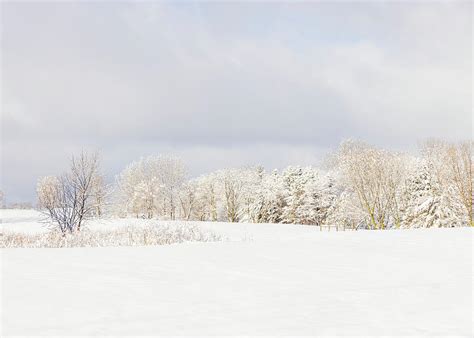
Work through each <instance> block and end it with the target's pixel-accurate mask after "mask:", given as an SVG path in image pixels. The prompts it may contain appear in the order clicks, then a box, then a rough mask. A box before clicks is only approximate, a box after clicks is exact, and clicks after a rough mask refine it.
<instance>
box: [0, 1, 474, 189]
mask: <svg viewBox="0 0 474 338" xmlns="http://www.w3.org/2000/svg"><path fill="white" fill-rule="evenodd" d="M1 6H2V9H3V13H2V19H3V20H2V22H3V24H2V28H3V40H2V57H3V66H2V96H3V102H2V125H3V126H2V127H3V129H2V147H3V151H2V152H3V154H2V155H3V162H4V165H3V172H4V174H3V176H4V177H3V182H4V183H3V185H4V189H6V190H7V194H15V193H16V194H17V196H18V198H30V196H31V195H32V190H33V187H32V186H31V181H34V180H35V179H36V176H37V175H40V174H43V172H45V171H46V170H39V169H38V168H50V169H51V170H52V169H53V168H55V167H59V166H58V165H54V164H51V163H48V164H45V163H44V162H45V161H49V162H51V161H52V160H53V159H52V158H50V156H53V157H54V159H57V160H58V161H62V160H64V158H63V157H64V154H65V153H67V152H68V151H72V150H73V149H79V148H81V147H98V148H101V149H103V152H104V156H105V157H110V158H115V159H116V160H110V161H109V162H107V163H109V164H110V168H108V170H109V172H114V171H118V170H119V169H121V168H120V166H121V165H123V164H122V163H121V162H123V160H122V161H120V160H119V159H118V158H119V157H120V156H119V155H120V153H121V149H128V150H127V156H125V155H124V156H123V158H124V159H125V158H126V159H127V160H129V159H132V158H136V157H138V156H139V155H141V154H143V152H144V150H145V149H146V150H147V151H149V152H158V151H166V149H169V148H170V147H169V146H167V145H170V144H171V145H173V147H171V150H174V151H176V152H180V153H182V154H183V157H189V161H188V162H189V165H190V166H191V171H194V172H200V171H203V170H206V168H208V169H213V168H215V166H216V164H219V165H220V164H223V165H225V163H226V161H228V160H230V159H232V163H233V165H239V164H249V163H252V162H255V161H254V160H255V159H258V158H260V159H261V163H262V164H264V165H266V166H268V167H271V166H274V165H275V166H279V165H283V164H285V163H290V162H295V163H296V162H307V159H308V158H313V155H310V154H320V150H321V149H327V148H328V147H332V146H335V145H336V144H337V143H338V142H339V141H340V140H341V139H342V138H345V137H353V138H363V139H365V140H367V141H369V142H373V143H376V144H379V145H384V146H392V147H403V146H407V145H408V144H414V143H416V142H417V141H418V140H420V139H422V138H425V137H432V136H438V137H445V138H467V137H470V135H471V131H472V117H471V114H472V113H471V109H472V103H471V97H472V84H471V78H472V73H471V63H472V54H471V47H472V34H471V33H470V32H471V13H472V12H471V11H466V8H468V9H470V8H471V5H470V4H468V5H466V4H444V3H428V4H410V3H403V4H400V3H397V4H395V3H385V4H328V3H299V4H294V5H293V4H252V3H246V4H222V3H208V4H198V3H193V4H184V3H180V4H174V3H146V2H140V3H128V4H110V3H109V4H108V3H83V4H81V3H52V4H46V3H42V4H31V3H20V4H13V3H2V5H1ZM469 121H471V122H469ZM54 143H56V144H59V145H60V146H61V147H62V149H65V150H64V151H61V152H60V153H61V156H59V155H57V154H55V155H51V154H48V156H30V157H27V156H25V158H23V159H22V160H21V161H18V159H17V158H15V157H17V156H18V155H17V154H21V153H24V147H25V146H27V147H28V151H31V152H33V153H35V154H38V153H40V152H43V151H47V149H50V148H49V147H50V146H51V144H54ZM263 145H265V146H263ZM7 147H8V149H7ZM269 149H273V150H269ZM282 149H286V150H282ZM288 149H291V150H288ZM195 154H200V155H198V156H196V155H195ZM203 154H207V155H206V156H204V155H203ZM262 154H263V155H262ZM193 155H194V156H193ZM279 156H280V157H281V158H279V159H278V160H275V158H278V157H279ZM203 158H206V159H209V160H206V161H202V159H203ZM61 159H62V160H61ZM211 159H212V160H211ZM20 165H21V166H25V169H24V170H23V169H21V170H19V168H18V167H19V166H20ZM28 168H30V169H28ZM37 169H38V170H37ZM13 182H15V183H13ZM15 191H18V193H17V192H15Z"/></svg>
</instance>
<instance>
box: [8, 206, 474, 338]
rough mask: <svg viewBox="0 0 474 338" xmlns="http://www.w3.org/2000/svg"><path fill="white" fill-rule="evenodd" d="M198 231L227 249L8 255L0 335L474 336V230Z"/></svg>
mask: <svg viewBox="0 0 474 338" xmlns="http://www.w3.org/2000/svg"><path fill="white" fill-rule="evenodd" d="M0 212H2V211H0ZM17 216H18V217H17ZM17 216H15V213H14V212H13V211H12V212H10V213H9V212H7V211H3V215H2V221H3V224H2V231H25V232H34V231H44V230H43V229H42V228H41V226H40V224H39V223H38V222H37V220H36V219H35V217H37V215H36V216H35V214H34V212H32V211H31V212H30V214H28V212H26V213H25V214H24V217H23V218H22V216H21V215H17ZM28 217H29V218H28ZM25 218H27V219H25ZM127 222H128V223H129V224H130V223H133V222H136V223H139V222H141V221H137V220H115V221H114V220H110V221H100V222H95V223H93V224H91V228H93V227H97V228H99V227H110V226H113V225H112V224H114V223H115V224H118V225H117V226H120V224H125V223H127ZM201 226H202V227H203V228H206V229H212V230H213V231H215V232H216V233H219V234H221V235H222V236H224V237H225V238H226V240H225V241H222V242H210V243H198V242H196V243H184V244H173V245H166V246H157V247H119V248H113V247H107V248H77V249H76V248H74V249H70V248H69V249H64V248H63V249H3V250H1V263H2V270H1V273H2V277H1V279H0V280H1V283H2V294H1V311H2V314H1V315H2V317H1V332H0V335H1V336H2V337H4V336H10V335H59V336H66V335H154V336H156V335H362V336H369V335H370V336H371V335H413V336H420V335H438V336H445V335H461V336H472V334H473V319H472V318H473V299H472V295H473V293H472V291H473V269H472V267H473V264H472V263H473V261H472V257H473V237H474V231H473V230H472V229H468V228H462V229H426V230H399V231H395V230H393V231H357V232H350V231H346V232H341V231H340V232H336V231H332V232H320V230H319V228H316V227H309V226H306V227H305V226H294V225H261V224H226V223H203V224H202V225H201Z"/></svg>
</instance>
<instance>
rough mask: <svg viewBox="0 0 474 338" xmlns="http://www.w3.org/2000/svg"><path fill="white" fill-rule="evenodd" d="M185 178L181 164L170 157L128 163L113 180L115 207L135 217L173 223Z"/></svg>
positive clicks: (155, 157) (151, 157)
mask: <svg viewBox="0 0 474 338" xmlns="http://www.w3.org/2000/svg"><path fill="white" fill-rule="evenodd" d="M185 174H186V169H185V166H184V164H183V162H182V161H181V160H180V159H179V158H177V157H173V156H148V157H146V158H142V159H140V160H139V161H135V162H132V163H131V164H129V165H128V166H127V168H125V169H124V170H123V171H122V173H120V175H119V176H118V177H117V189H116V191H117V194H118V203H119V205H121V206H122V208H123V209H125V210H126V213H130V214H134V215H136V216H137V217H138V216H142V217H147V218H152V217H155V216H158V215H161V216H166V217H169V218H171V219H175V218H176V209H177V206H178V202H179V197H178V194H179V191H180V189H181V186H182V184H183V183H184V182H185Z"/></svg>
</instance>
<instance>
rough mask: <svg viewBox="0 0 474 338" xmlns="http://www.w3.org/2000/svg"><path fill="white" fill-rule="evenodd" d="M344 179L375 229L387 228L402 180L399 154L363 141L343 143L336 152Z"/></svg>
mask: <svg viewBox="0 0 474 338" xmlns="http://www.w3.org/2000/svg"><path fill="white" fill-rule="evenodd" d="M336 157H337V163H338V166H339V169H340V170H341V173H342V176H343V179H344V180H345V182H346V184H347V185H348V186H349V187H350V189H351V190H352V191H353V192H354V193H355V194H356V196H357V199H358V201H359V204H360V207H361V208H362V210H364V211H365V212H366V214H367V216H368V219H369V220H370V227H371V228H372V229H385V228H386V227H387V225H388V224H387V223H388V221H389V219H390V217H391V213H392V212H393V208H394V207H396V189H397V187H398V186H399V184H400V179H401V176H402V174H401V171H402V167H401V160H400V157H399V156H398V155H397V154H393V153H389V152H387V151H384V150H379V149H376V148H374V147H371V146H369V145H367V144H365V143H362V142H354V141H346V142H343V143H342V144H341V146H340V148H339V151H338V154H337V156H336Z"/></svg>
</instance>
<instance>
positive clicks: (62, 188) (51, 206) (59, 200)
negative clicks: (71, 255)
mask: <svg viewBox="0 0 474 338" xmlns="http://www.w3.org/2000/svg"><path fill="white" fill-rule="evenodd" d="M98 173H99V157H98V155H97V153H94V154H91V155H89V154H87V153H85V152H82V153H81V154H80V155H79V156H77V157H76V156H73V157H72V158H71V165H70V169H69V171H68V172H66V173H65V174H63V175H61V176H59V177H55V176H47V177H44V178H42V179H40V181H39V182H38V187H37V193H38V202H39V206H40V207H41V208H43V209H44V210H45V213H46V214H47V216H48V217H49V218H50V219H51V220H52V221H53V222H54V223H56V224H57V225H58V226H59V229H60V230H61V232H62V233H66V232H71V233H72V232H75V231H80V229H81V226H82V224H83V222H84V221H85V220H86V219H87V218H89V217H91V216H92V215H93V211H94V208H95V203H94V201H93V197H94V192H93V187H94V181H95V180H96V179H97V176H98Z"/></svg>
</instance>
